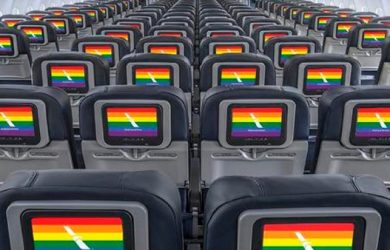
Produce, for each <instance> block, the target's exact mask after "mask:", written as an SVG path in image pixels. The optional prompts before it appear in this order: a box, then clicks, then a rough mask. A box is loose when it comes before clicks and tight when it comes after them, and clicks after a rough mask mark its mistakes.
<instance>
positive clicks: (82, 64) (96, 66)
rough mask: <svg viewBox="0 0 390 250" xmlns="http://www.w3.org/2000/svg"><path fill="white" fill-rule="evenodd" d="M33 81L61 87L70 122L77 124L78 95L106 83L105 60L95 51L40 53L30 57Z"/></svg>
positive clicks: (108, 78)
mask: <svg viewBox="0 0 390 250" xmlns="http://www.w3.org/2000/svg"><path fill="white" fill-rule="evenodd" d="M32 72H33V85H36V86H44V87H56V88H60V89H62V90H64V91H65V92H66V93H67V94H68V96H69V98H70V101H71V106H72V117H73V126H74V127H79V105H80V102H81V100H82V98H83V97H84V96H85V95H86V94H88V93H89V92H90V91H91V90H92V89H93V88H95V87H97V86H104V85H109V83H110V71H109V65H108V62H107V61H105V60H102V59H101V58H100V57H98V56H95V55H89V54H83V53H76V52H66V53H55V54H49V55H45V56H41V57H39V58H37V59H36V60H35V61H34V64H33V67H32Z"/></svg>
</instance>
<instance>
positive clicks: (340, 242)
mask: <svg viewBox="0 0 390 250" xmlns="http://www.w3.org/2000/svg"><path fill="white" fill-rule="evenodd" d="M306 240H307V241H308V242H310V244H311V246H313V247H325V246H334V247H336V246H337V247H351V246H352V241H353V239H350V238H346V239H340V238H338V239H328V238H323V239H319V238H317V239H313V238H312V239H306ZM263 245H264V246H265V247H273V246H279V247H287V246H302V242H301V241H300V240H299V239H298V238H296V239H283V238H282V239H264V240H263Z"/></svg>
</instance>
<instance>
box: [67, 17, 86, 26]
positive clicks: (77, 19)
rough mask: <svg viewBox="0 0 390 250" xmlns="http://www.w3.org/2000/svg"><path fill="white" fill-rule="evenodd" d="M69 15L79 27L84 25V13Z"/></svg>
mask: <svg viewBox="0 0 390 250" xmlns="http://www.w3.org/2000/svg"><path fill="white" fill-rule="evenodd" d="M69 17H70V18H72V20H73V21H74V22H75V23H76V26H77V27H78V28H82V27H83V26H84V17H83V16H82V15H70V16H69Z"/></svg>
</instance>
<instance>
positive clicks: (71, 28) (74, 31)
mask: <svg viewBox="0 0 390 250" xmlns="http://www.w3.org/2000/svg"><path fill="white" fill-rule="evenodd" d="M42 20H43V21H45V22H48V23H49V24H50V23H51V22H54V21H56V20H66V21H67V23H68V29H69V34H77V32H78V31H77V27H76V23H75V21H74V20H73V19H72V18H70V17H68V16H55V15H49V16H45V17H44V18H43V19H42ZM53 26H54V24H53ZM54 28H55V27H54Z"/></svg>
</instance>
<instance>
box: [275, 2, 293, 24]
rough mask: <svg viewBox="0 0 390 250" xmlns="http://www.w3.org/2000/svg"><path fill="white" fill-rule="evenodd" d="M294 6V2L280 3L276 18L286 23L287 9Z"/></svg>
mask: <svg viewBox="0 0 390 250" xmlns="http://www.w3.org/2000/svg"><path fill="white" fill-rule="evenodd" d="M292 6H294V4H293V3H282V4H280V6H279V7H278V8H277V9H276V13H275V14H276V19H277V20H278V21H279V22H280V23H281V24H282V25H286V23H285V21H286V14H287V10H288V9H289V8H290V7H292Z"/></svg>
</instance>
